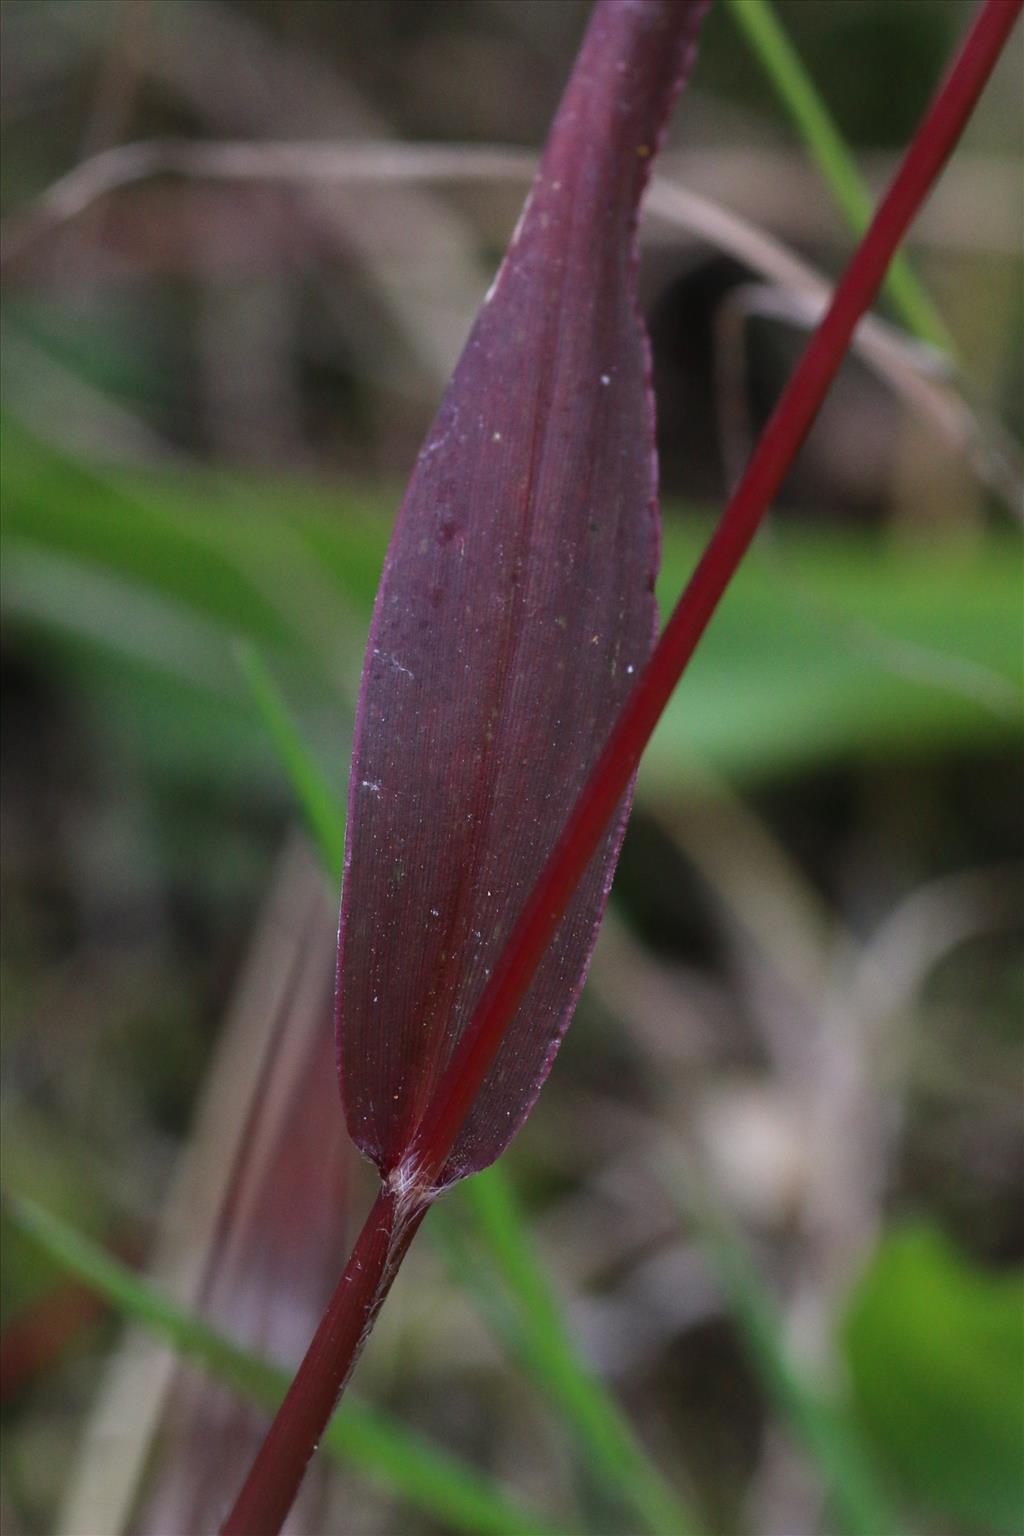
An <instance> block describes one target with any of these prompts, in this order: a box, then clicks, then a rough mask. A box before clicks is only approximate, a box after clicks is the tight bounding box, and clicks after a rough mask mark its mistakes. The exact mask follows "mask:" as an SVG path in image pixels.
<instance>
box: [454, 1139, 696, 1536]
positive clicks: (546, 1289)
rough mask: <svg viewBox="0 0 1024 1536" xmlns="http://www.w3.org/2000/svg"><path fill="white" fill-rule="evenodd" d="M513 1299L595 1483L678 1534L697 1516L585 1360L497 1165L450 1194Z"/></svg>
mask: <svg viewBox="0 0 1024 1536" xmlns="http://www.w3.org/2000/svg"><path fill="white" fill-rule="evenodd" d="M456 1198H457V1199H458V1200H460V1201H461V1202H462V1204H463V1205H464V1206H465V1207H466V1209H467V1210H468V1211H469V1212H470V1214H471V1216H472V1218H473V1222H474V1226H475V1230H476V1233H477V1236H478V1238H479V1240H480V1242H481V1243H482V1245H483V1246H484V1248H485V1250H486V1252H487V1255H488V1257H489V1259H490V1260H491V1263H492V1264H493V1265H494V1268H495V1270H496V1271H497V1272H498V1274H499V1275H500V1276H501V1279H502V1281H503V1282H504V1284H505V1285H506V1286H507V1287H508V1289H509V1291H510V1292H511V1294H512V1295H513V1296H514V1298H515V1300H516V1302H517V1305H518V1317H519V1322H520V1325H521V1327H522V1343H523V1347H524V1348H525V1351H526V1361H527V1364H528V1366H529V1367H530V1369H531V1372H532V1374H533V1375H534V1377H535V1379H537V1380H538V1381H539V1382H541V1383H542V1384H543V1386H544V1387H545V1389H546V1390H547V1391H548V1392H549V1393H550V1395H551V1397H552V1399H553V1400H554V1401H555V1402H556V1403H557V1405H558V1407H559V1409H560V1410H561V1412H562V1413H563V1414H564V1415H565V1420H566V1425H567V1427H568V1428H569V1429H570V1430H571V1431H572V1433H573V1436H574V1438H575V1439H576V1441H577V1443H578V1445H579V1446H580V1448H581V1450H582V1451H583V1452H584V1454H585V1455H586V1458H587V1463H588V1466H589V1468H590V1471H591V1473H592V1474H593V1476H594V1478H595V1479H596V1481H597V1482H598V1484H599V1485H600V1486H602V1487H603V1488H605V1490H606V1491H608V1492H610V1493H612V1494H613V1495H614V1496H615V1497H616V1498H618V1499H620V1500H624V1501H626V1502H627V1503H628V1506H629V1507H630V1508H631V1509H632V1510H633V1512H634V1513H635V1515H636V1516H637V1517H638V1518H639V1519H640V1520H641V1521H642V1522H643V1524H644V1526H645V1527H646V1528H647V1529H648V1530H651V1531H654V1532H657V1533H659V1536H685V1533H686V1532H694V1531H696V1530H698V1529H699V1522H698V1520H697V1518H696V1516H695V1515H694V1514H693V1512H692V1511H691V1510H690V1509H688V1508H687V1506H686V1505H685V1504H684V1503H683V1501H682V1499H681V1498H680V1496H679V1495H678V1494H677V1493H676V1492H675V1490H674V1489H673V1488H672V1487H671V1486H670V1485H669V1484H668V1483H667V1482H666V1480H665V1479H664V1478H663V1477H662V1475H661V1473H660V1472H659V1471H658V1469H657V1468H656V1467H655V1466H654V1464H653V1462H652V1461H651V1460H650V1457H649V1456H648V1455H647V1452H646V1451H645V1450H644V1448H643V1446H642V1445H641V1444H640V1442H639V1441H638V1440H637V1438H636V1436H635V1434H634V1433H633V1430H632V1428H631V1427H630V1425H629V1422H628V1420H627V1419H626V1417H625V1415H624V1414H623V1413H622V1410H621V1409H620V1408H619V1406H618V1404H617V1402H616V1401H615V1398H614V1397H613V1396H612V1394H611V1393H610V1392H609V1391H608V1389H607V1387H606V1386H605V1385H604V1383H603V1382H602V1381H601V1380H600V1379H599V1378H598V1377H596V1376H595V1375H594V1374H593V1372H592V1371H591V1370H590V1369H589V1367H588V1366H587V1365H586V1363H585V1362H584V1360H583V1358H582V1356H581V1355H580V1353H579V1350H578V1348H577V1346H576V1344H575V1343H574V1341H573V1338H572V1333H571V1330H570V1328H569V1324H568V1321H567V1319H566V1317H565V1314H564V1312H563V1310H562V1306H561V1303H560V1301H559V1299H558V1296H557V1294H556V1292H555V1289H554V1287H553V1286H552V1284H551V1281H550V1280H549V1278H548V1276H547V1274H546V1273H545V1271H544V1268H543V1266H542V1264H541V1262H540V1260H539V1259H538V1256H537V1250H536V1246H535V1244H534V1242H533V1240H532V1238H531V1236H530V1233H529V1230H528V1228H527V1226H526V1223H525V1220H524V1218H523V1214H522V1212H521V1210H520V1209H519V1205H518V1202H517V1200H516V1198H515V1194H514V1191H513V1189H512V1186H511V1184H510V1182H509V1180H508V1179H507V1178H506V1176H505V1174H504V1173H503V1172H502V1170H501V1168H500V1167H499V1166H493V1167H491V1168H488V1169H487V1170H486V1171H485V1172H483V1173H480V1174H476V1175H474V1177H473V1178H471V1179H467V1180H466V1181H465V1183H464V1184H463V1185H462V1187H461V1188H460V1190H459V1191H458V1194H457V1196H456Z"/></svg>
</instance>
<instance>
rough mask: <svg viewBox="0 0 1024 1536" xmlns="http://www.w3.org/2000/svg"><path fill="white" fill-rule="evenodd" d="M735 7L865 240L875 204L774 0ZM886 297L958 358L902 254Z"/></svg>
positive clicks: (917, 331) (744, 0)
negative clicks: (780, 18) (778, 15)
mask: <svg viewBox="0 0 1024 1536" xmlns="http://www.w3.org/2000/svg"><path fill="white" fill-rule="evenodd" d="M729 3H730V5H731V8H732V13H733V16H734V17H735V19H736V22H737V25H738V26H739V29H740V31H741V32H742V33H743V35H744V37H745V38H746V40H747V42H748V43H749V45H750V47H751V49H752V51H753V53H754V54H755V55H756V57H757V59H758V61H759V62H760V64H761V66H762V68H763V69H764V71H765V74H766V75H767V76H768V78H769V79H770V81H771V82H772V85H773V86H774V87H775V90H776V91H777V93H778V95H779V97H780V99H781V100H782V102H783V104H784V106H785V107H786V110H787V111H788V112H789V115H790V117H791V119H792V121H793V123H794V125H795V126H796V128H797V130H798V132H799V133H800V136H801V138H802V139H803V141H804V143H805V145H806V146H807V150H808V153H809V154H810V156H811V158H812V159H813V160H814V162H815V164H816V165H817V167H818V170H819V171H820V172H821V175H822V178H823V179H824V181H825V182H826V184H827V185H828V187H829V189H830V190H831V192H832V195H833V197H834V198H835V200H836V203H837V204H838V206H839V208H840V209H841V211H842V213H843V216H844V217H845V219H846V221H847V223H848V224H849V226H850V228H851V229H852V230H853V232H854V233H855V234H858V235H859V234H860V233H861V232H862V231H863V230H864V229H866V227H867V224H868V220H869V219H870V217H871V212H872V208H873V201H874V200H873V198H872V196H871V193H870V191H869V189H868V187H867V185H866V183H865V181H864V179H863V177H862V176H861V173H860V171H859V169H858V168H857V163H856V161H855V160H854V157H853V155H852V154H851V153H850V151H849V149H848V148H847V147H846V143H845V141H844V139H843V137H842V135H841V134H840V132H839V130H838V128H837V127H836V125H835V122H834V121H833V119H832V116H831V114H830V112H829V110H828V108H827V107H826V105H825V103H824V101H823V100H822V98H821V96H820V95H819V94H818V90H817V87H816V86H815V84H814V82H813V80H812V79H811V77H810V75H809V74H808V73H807V70H806V69H805V68H804V66H803V64H802V63H801V61H800V56H799V54H798V53H797V52H796V49H795V48H794V47H793V45H792V43H791V42H790V40H789V38H788V37H787V35H786V32H785V30H784V29H783V27H782V25H781V23H780V22H779V20H778V17H777V16H776V15H775V11H774V10H773V8H772V5H771V0H729ZM885 291H886V293H887V294H888V296H889V298H890V299H891V300H892V303H893V305H894V306H895V308H896V309H897V311H898V313H899V315H900V318H901V319H902V321H903V323H904V324H905V325H906V327H907V329H908V330H910V331H912V332H913V334H914V335H915V336H917V337H919V338H920V339H921V340H922V341H926V342H929V343H930V344H931V345H932V346H934V347H938V348H939V349H940V350H941V351H943V352H945V353H946V354H947V356H949V357H951V358H952V357H955V346H954V343H953V339H952V337H951V336H950V334H949V331H948V330H947V328H946V325H945V323H944V321H943V319H942V317H941V315H940V314H939V312H938V310H937V309H936V308H935V305H934V304H933V303H932V301H931V299H930V298H929V296H928V294H927V293H926V292H925V290H924V288H923V287H922V285H921V283H920V281H919V280H918V278H917V276H916V274H915V273H914V271H913V269H912V267H911V266H910V264H909V262H908V261H907V259H906V257H905V256H904V255H902V254H897V255H896V256H895V257H894V258H893V261H892V264H891V266H890V268H889V275H888V277H887V278H886V281H885Z"/></svg>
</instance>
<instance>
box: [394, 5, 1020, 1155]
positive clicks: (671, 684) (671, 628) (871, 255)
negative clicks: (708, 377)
mask: <svg viewBox="0 0 1024 1536" xmlns="http://www.w3.org/2000/svg"><path fill="white" fill-rule="evenodd" d="M1022 4H1024V0H986V3H985V5H984V6H983V7H982V9H981V10H980V12H979V13H978V15H977V17H976V19H975V21H974V24H973V26H972V27H971V30H970V32H969V33H968V35H967V38H966V40H965V42H964V44H963V47H962V48H961V50H960V53H959V55H958V57H957V58H956V60H955V62H954V64H953V66H952V68H951V70H950V71H949V73H948V75H947V76H946V78H945V80H944V81H943V83H942V85H941V86H940V88H939V90H938V92H937V94H936V96H935V98H934V99H933V101H932V104H931V106H930V107H929V109H928V112H927V113H926V115H925V117H924V119H923V120H922V122H921V124H920V126H919V128H918V130H917V132H916V133H915V135H914V138H913V140H912V142H911V145H910V148H909V149H908V151H907V154H906V156H905V158H904V160H903V162H902V164H901V165H900V168H899V170H898V171H897V173H896V176H895V178H894V179H893V182H892V184H891V186H890V188H889V190H888V192H887V193H886V195H885V197H884V198H883V200H882V202H881V203H880V205H879V207H878V209H877V211H876V213H875V216H874V218H873V219H872V221H871V224H870V225H869V227H868V229H867V230H866V231H865V234H864V236H863V238H862V239H861V242H860V244H859V245H858V247H857V249H856V251H855V252H854V255H853V258H852V260H851V261H850V264H849V266H848V267H847V269H846V271H845V273H844V275H843V277H842V280H841V282H840V283H839V286H838V287H837V289H836V290H835V293H834V294H833V297H832V302H831V304H830V305H829V307H828V310H827V311H826V313H825V315H824V317H823V319H822V320H821V323H820V324H819V326H818V329H817V330H816V331H815V333H814V335H813V336H812V337H811V340H810V342H809V343H808V345H807V347H806V349H805V351H804V353H803V355H802V356H801V358H800V361H799V362H798V364H797V366H796V368H795V369H794V371H793V373H792V375H791V377H790V379H789V382H788V384H787V385H786V388H785V390H784V391H783V393H782V396H781V397H780V399H779V402H778V404H777V405H776V407H775V410H774V411H773V412H772V415H771V417H770V418H769V421H768V424H767V426H766V427H765V429H764V432H763V433H762V435H761V438H760V440H759V441H758V444H757V447H756V448H755V450H754V453H753V455H752V456H751V459H750V462H749V463H748V465H747V468H746V470H745V472H744V474H743V477H742V479H741V480H740V483H739V485H738V486H737V488H736V490H735V492H734V493H733V496H732V499H731V500H730V502H729V504H728V506H727V507H726V509H725V512H724V513H723V515H722V518H721V521H720V522H719V524H718V527H717V528H716V529H715V532H714V534H713V535H712V537H711V539H710V541H709V543H708V546H707V548H706V549H705V551H704V554H703V556H702V557H701V560H700V563H699V564H698V566H697V568H696V570H695V571H694V573H693V575H692V577H691V578H690V581H689V583H688V585H687V587H686V589H685V591H684V592H683V595H682V597H681V598H680V599H679V602H678V603H677V605H676V608H675V611H674V612H673V614H672V617H671V618H670V620H669V622H668V624H667V625H666V626H665V629H664V630H663V632H662V635H661V638H660V639H659V641H658V644H657V646H656V647H655V650H654V652H653V654H652V656H651V659H650V661H649V662H648V663H647V665H646V666H645V667H644V669H643V671H642V672H641V674H640V676H639V677H638V679H637V682H636V685H635V687H634V688H633V691H632V693H631V694H630V696H629V698H628V699H627V700H626V703H625V705H624V706H623V708H622V711H621V712H620V714H619V717H618V720H617V721H616V723H615V726H614V728H613V730H612V733H611V735H610V737H609V738H608V742H607V744H606V745H605V748H604V751H603V752H602V754H601V756H600V758H599V759H598V761H597V763H596V764H595V766H594V769H593V771H592V772H591V775H590V777H589V779H588V780H587V782H586V784H585V785H584V786H583V789H582V791H581V792H580V795H579V798H578V799H577V801H576V804H575V806H574V808H573V811H572V814H571V815H570V817H569V820H568V821H567V823H566V825H565V828H564V830H563V832H562V835H561V837H560V838H559V840H558V842H557V843H556V844H555V847H554V849H553V850H552V853H551V855H550V857H549V858H548V861H547V863H546V864H545V866H544V868H543V870H542V871H541V874H540V877H539V878H538V880H537V883H536V885H535V886H534V888H533V891H532V893H531V895H530V897H529V899H528V901H527V903H526V905H525V907H524V908H523V911H522V914H521V915H520V917H519V920H518V922H517V923H516V926H515V928H514V929H513V930H512V933H511V935H510V937H509V941H508V943H507V944H506V946H505V949H504V951H503V953H502V956H501V959H500V961H499V962H498V964H497V965H496V966H495V968H494V971H493V973H492V975H491V978H490V981H489V982H488V984H487V987H486V988H485V990H484V992H483V995H482V997H481V999H480V1002H479V1003H478V1005H477V1008H476V1012H475V1013H474V1015H473V1017H472V1018H471V1020H470V1022H469V1024H468V1026H467V1027H466V1030H465V1032H464V1034H463V1035H462V1038H461V1039H460V1041H459V1044H458V1048H457V1050H456V1051H455V1053H454V1055H453V1057H452V1060H451V1062H450V1063H449V1065H448V1068H447V1070H446V1072H445V1074H444V1076H443V1077H442V1079H441V1081H440V1083H439V1084H438V1086H437V1090H436V1092H435V1094H434V1096H433V1099H432V1101H431V1104H430V1105H429V1107H428V1109H427V1112H426V1114H425V1115H424V1118H423V1120H422V1122H421V1124H420V1127H419V1130H418V1131H417V1134H416V1137H415V1140H414V1143H413V1148H412V1155H411V1157H410V1164H412V1163H413V1162H415V1164H416V1165H417V1166H418V1167H420V1168H422V1169H423V1170H424V1171H425V1172H426V1173H427V1174H428V1175H429V1176H431V1177H437V1172H438V1171H439V1170H441V1169H442V1167H443V1165H444V1162H445V1159H446V1158H447V1156H448V1154H449V1152H450V1151H451V1148H452V1145H453V1143H454V1141H455V1138H456V1137H457V1135H458V1133H459V1131H460V1129H461V1127H462V1124H463V1122H464V1120H465V1118H466V1115H467V1113H468V1111H469V1109H470V1107H471V1105H472V1103H473V1100H474V1098H475V1097H476V1094H477V1091H478V1090H479V1088H480V1085H481V1083H482V1082H483V1080H484V1078H485V1077H486V1075H487V1072H488V1069H489V1068H490V1066H491V1063H492V1062H493V1060H494V1057H495V1054H496V1053H497V1050H498V1047H499V1045H500V1044H501V1040H502V1036H503V1034H504V1031H505V1028H506V1026H507V1024H508V1022H509V1020H510V1019H511V1018H512V1017H513V1015H514V1014H515V1012H516V1009H517V1008H518V1007H519V1004H520V1003H521V1002H522V1000H523V997H524V995H525V993H526V990H527V988H528V987H529V985H530V982H531V980H532V978H533V974H534V971H535V970H536V968H537V965H538V963H539V961H540V959H541V957H542V955H543V954H544V952H545V950H546V949H547V947H548V945H549V943H550V942H551V940H552V938H553V937H554V934H555V930H556V928H557V927H558V924H559V922H560V920H561V918H562V915H563V913H564V912H565V909H566V907H567V905H568V903H569V900H570V898H571V896H572V893H573V891H574V890H575V889H576V886H577V884H578V883H579V881H580V879H581V878H582V876H583V873H584V871H585V870H586V868H587V865H588V864H589V863H590V860H591V858H592V856H593V854H594V850H595V849H596V848H597V845H598V843H599V842H600V840H601V838H602V836H603V835H604V831H605V828H606V826H607V825H608V822H609V820H610V819H611V816H612V814H613V812H614V810H615V807H616V806H617V805H618V803H619V801H620V800H621V798H622V795H623V793H624V791H625V789H626V786H627V785H628V783H629V781H630V779H631V778H632V776H633V774H634V773H635V772H636V769H637V766H638V764H639V762H640V756H641V754H642V752H643V750H644V748H645V747H646V745H647V743H648V741H649V740H650V737H651V733H652V732H653V730H654V727H655V726H656V724H657V723H658V720H659V718H660V716H661V714H662V711H663V710H664V708H665V705H666V704H667V703H668V701H669V698H670V697H671V695H672V691H673V689H674V688H675V686H676V683H677V682H678V681H679V678H680V676H681V674H682V671H683V669H684V667H685V666H686V664H687V662H688V661H689V659H690V657H691V656H692V655H693V652H694V650H695V648H696V645H697V642H698V641H699V640H700V637H701V635H702V634H703V633H704V630H705V628H706V626H707V623H708V621H709V619H710V618H711V615H712V614H713V613H714V611H715V609H716V607H717V606H718V603H719V600H720V598H721V596H722V594H723V592H724V591H725V589H726V587H727V586H728V584H729V582H730V581H731V579H732V577H733V575H734V573H735V571H736V567H737V566H738V565H739V563H740V560H741V559H742V557H743V555H744V553H745V552H746V550H747V548H748V546H749V544H750V541H751V540H752V539H753V537H754V534H755V533H756V532H757V529H758V526H759V524H760V522H761V519H762V518H763V517H764V515H765V513H766V512H767V510H768V507H769V505H770V503H771V501H772V499H773V497H774V496H775V494H776V492H777V491H778V489H779V487H780V485H781V484H782V482H783V480H784V479H785V477H786V474H787V472H788V470H789V467H790V465H791V464H792V462H793V459H794V457H795V456H796V453H797V450H798V449H799V447H800V444H801V443H802V442H803V440H804V437H805V436H806V435H807V432H808V429H809V428H810V426H811V423H812V422H813V420H814V418H815V416H816V415H817V413H818V410H819V408H820V406H821V403H822V400H823V399H824V397H825V394H826V392H827V390H828V387H829V385H830V384H831V382H832V380H833V378H834V377H835V375H836V373H837V372H838V370H839V367H840V365H841V363H842V361H843V357H844V355H845V353H846V350H847V347H848V346H849V343H850V339H851V337H852V336H853V333H854V331H855V330H856V328H857V324H858V322H859V321H860V319H861V318H862V316H863V315H864V313H865V312H866V310H867V309H868V308H869V306H870V304H871V302H872V300H873V299H874V298H875V296H876V294H877V293H878V290H879V288H880V286H881V283H882V280H883V278H884V276H885V272H886V268H887V267H888V265H889V262H890V261H891V260H892V256H893V253H894V252H895V250H896V248H897V246H898V245H899V243H900V241H901V240H902V238H903V236H904V234H905V233H906V230H907V227H908V225H909V224H910V222H911V220H912V219H913V217H914V215H915V214H916V212H917V210H918V208H919V207H920V205H921V203H922V202H923V201H924V199H925V197H926V195H927V193H928V191H929V190H930V188H931V185H932V183H933V182H934V180H935V178H936V176H937V175H938V174H939V171H940V170H941V169H942V167H943V165H944V163H945V161H946V159H947V157H948V156H949V154H950V152H951V150H952V149H953V146H954V145H955V143H956V141H957V139H958V138H959V137H960V134H961V132H962V131H963V128H964V124H965V123H966V122H967V119H968V118H969V117H970V114H971V111H972V109H973V107H974V104H975V102H976V101H977V99H978V97H979V95H980V94H981V91H982V89H983V88H984V85H985V82H986V80H987V79H988V77H989V75H990V74H991V72H992V69H993V67H994V65H995V63H996V60H997V59H998V58H999V55H1000V53H1001V51H1002V47H1003V44H1004V43H1005V41H1006V38H1007V36H1008V35H1009V32H1010V29H1011V28H1012V26H1013V23H1014V21H1015V19H1016V17H1017V14H1018V13H1019V11H1020V9H1021V5H1022Z"/></svg>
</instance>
